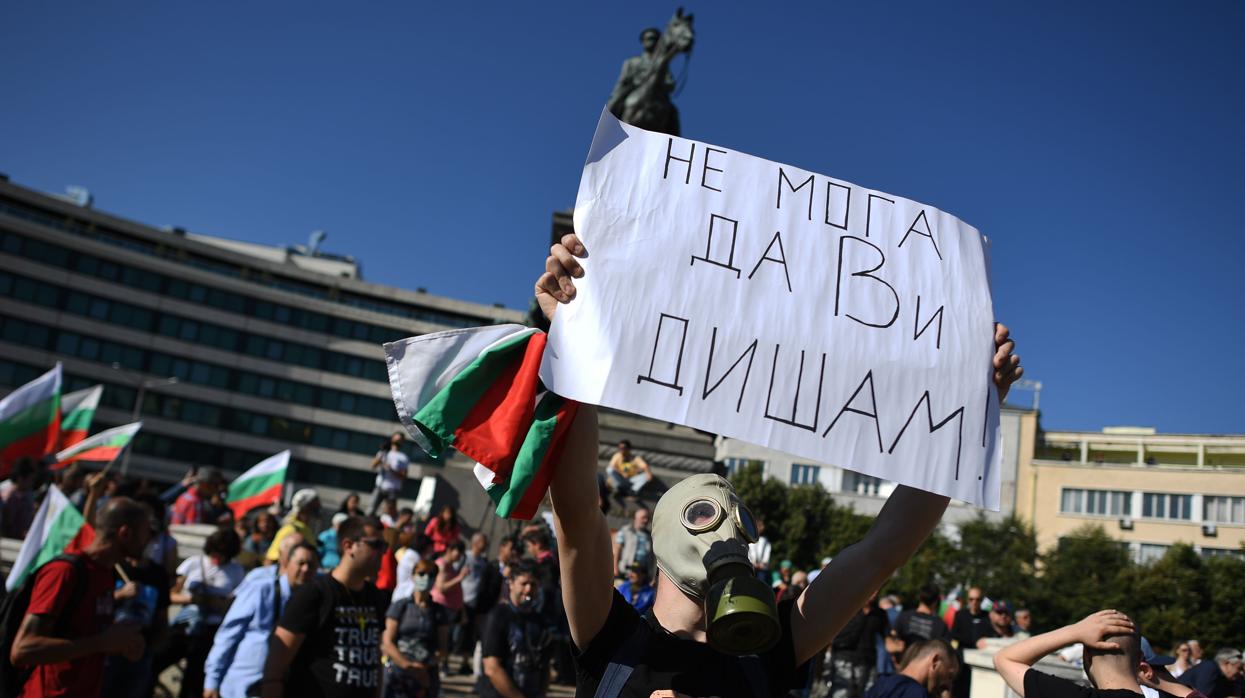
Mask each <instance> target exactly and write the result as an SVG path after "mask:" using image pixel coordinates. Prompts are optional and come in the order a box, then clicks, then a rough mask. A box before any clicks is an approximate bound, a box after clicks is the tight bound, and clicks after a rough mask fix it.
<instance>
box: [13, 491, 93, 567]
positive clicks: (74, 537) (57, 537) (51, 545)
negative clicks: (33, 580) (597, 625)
mask: <svg viewBox="0 0 1245 698" xmlns="http://www.w3.org/2000/svg"><path fill="white" fill-rule="evenodd" d="M94 537H95V531H94V530H93V529H92V528H91V527H90V526H87V525H86V521H85V520H84V519H83V518H82V513H81V512H79V511H78V509H77V508H76V507H74V505H73V503H72V502H70V501H69V498H68V497H66V496H65V494H64V493H63V492H61V491H60V488H58V487H57V486H56V485H52V486H51V487H49V488H48V494H47V496H46V497H44V498H43V504H40V505H39V511H38V512H37V513H35V518H34V521H32V522H31V523H30V532H29V533H27V534H26V539H25V540H23V541H22V547H21V550H19V551H18V552H17V559H16V560H15V561H14V562H13V569H12V570H11V571H10V572H9V578H8V579H7V580H5V582H4V588H5V589H7V590H8V591H13V590H14V589H16V588H18V587H19V586H21V584H22V581H23V580H25V579H26V577H27V576H28V575H29V574H30V573H31V572H34V571H35V570H37V569H39V567H41V566H42V565H43V563H45V562H47V561H48V560H51V559H52V558H54V557H56V556H57V555H60V554H61V553H63V552H65V551H70V552H74V551H77V550H82V549H83V548H85V547H86V546H87V545H89V544H90V542H91V540H92V539H93V538H94Z"/></svg>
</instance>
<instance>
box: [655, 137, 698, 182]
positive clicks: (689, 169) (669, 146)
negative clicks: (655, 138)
mask: <svg viewBox="0 0 1245 698" xmlns="http://www.w3.org/2000/svg"><path fill="white" fill-rule="evenodd" d="M672 148H674V139H673V138H671V139H670V140H669V141H667V142H666V167H665V169H664V170H662V173H661V178H662V179H665V178H666V177H667V176H668V175H669V174H670V161H671V160H678V161H679V162H683V163H687V174H686V175H685V176H684V177H683V183H684V184H690V183H691V181H692V160H695V159H696V143H695V142H694V141H693V142H692V152H690V153H688V154H687V159H686V160H684V159H683V158H680V157H675V156H674V155H672V154H671V149H672Z"/></svg>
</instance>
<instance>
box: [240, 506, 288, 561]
mask: <svg viewBox="0 0 1245 698" xmlns="http://www.w3.org/2000/svg"><path fill="white" fill-rule="evenodd" d="M278 528H280V527H279V526H278V525H277V517H275V516H273V515H272V512H270V511H267V510H264V511H260V512H259V513H258V514H256V515H255V520H254V521H253V522H252V523H251V529H250V531H249V532H248V534H247V536H246V538H244V539H243V541H242V550H243V552H246V553H248V555H247V559H248V560H254V561H255V562H254V565H250V566H252V567H253V566H255V565H259V564H261V563H262V562H263V560H264V555H266V554H267V553H268V548H270V547H271V546H272V540H273V539H274V538H276V537H277V529H278Z"/></svg>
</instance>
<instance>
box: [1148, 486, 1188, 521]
mask: <svg viewBox="0 0 1245 698" xmlns="http://www.w3.org/2000/svg"><path fill="white" fill-rule="evenodd" d="M1141 515H1142V516H1143V517H1145V518H1148V519H1177V520H1181V521H1188V520H1189V519H1191V518H1193V495H1190V494H1164V493H1161V492H1146V493H1145V494H1144V495H1142V498H1141Z"/></svg>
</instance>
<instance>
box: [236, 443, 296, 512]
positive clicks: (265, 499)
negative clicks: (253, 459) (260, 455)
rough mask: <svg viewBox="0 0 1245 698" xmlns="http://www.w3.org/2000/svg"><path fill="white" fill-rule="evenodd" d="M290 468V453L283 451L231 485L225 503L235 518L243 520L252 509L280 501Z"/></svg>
mask: <svg viewBox="0 0 1245 698" xmlns="http://www.w3.org/2000/svg"><path fill="white" fill-rule="evenodd" d="M289 467H290V452H289V451H282V452H280V453H278V454H277V455H275V456H271V457H269V458H265V459H264V460H262V461H260V462H259V463H258V464H256V465H253V466H251V469H250V470H247V471H246V472H245V473H242V474H241V475H239V476H238V479H237V480H234V481H233V482H231V483H229V493H228V494H227V495H226V496H225V503H226V504H228V505H229V508H230V509H232V510H233V515H234V517H235V518H238V519H241V518H242V517H243V516H246V514H247V512H249V511H251V510H252V509H254V508H256V507H262V506H264V505H267V504H272V503H273V502H275V501H277V500H278V499H280V498H281V488H282V487H283V486H284V485H285V473H286V471H287V470H288V469H289Z"/></svg>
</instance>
